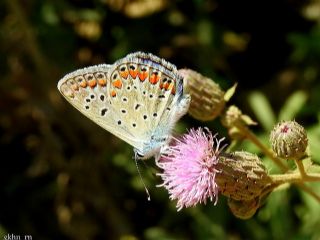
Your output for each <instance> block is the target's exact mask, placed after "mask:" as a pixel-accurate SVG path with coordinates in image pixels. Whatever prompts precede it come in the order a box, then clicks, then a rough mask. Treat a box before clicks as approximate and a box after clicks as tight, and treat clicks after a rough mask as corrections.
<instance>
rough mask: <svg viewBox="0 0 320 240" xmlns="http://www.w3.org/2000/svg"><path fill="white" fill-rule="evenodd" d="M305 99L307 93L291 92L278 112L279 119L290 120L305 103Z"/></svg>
mask: <svg viewBox="0 0 320 240" xmlns="http://www.w3.org/2000/svg"><path fill="white" fill-rule="evenodd" d="M306 101H307V94H306V93H305V92H303V91H297V92H295V93H293V94H292V95H291V96H290V97H289V98H288V99H287V101H286V102H285V103H284V105H283V107H282V109H281V111H280V113H279V121H281V120H292V119H294V117H295V116H296V115H297V113H298V112H299V111H300V110H301V108H302V107H303V106H304V105H305V103H306Z"/></svg>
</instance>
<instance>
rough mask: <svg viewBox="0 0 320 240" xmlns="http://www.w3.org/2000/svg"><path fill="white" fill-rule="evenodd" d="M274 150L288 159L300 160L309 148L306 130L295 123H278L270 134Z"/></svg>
mask: <svg viewBox="0 0 320 240" xmlns="http://www.w3.org/2000/svg"><path fill="white" fill-rule="evenodd" d="M270 143H271V146H272V150H273V151H274V152H275V153H276V154H277V156H279V157H282V158H286V159H289V158H291V159H300V158H301V157H302V156H303V155H304V154H305V151H306V148H307V146H308V138H307V134H306V131H305V129H304V128H303V127H302V126H301V125H300V124H298V123H297V122H295V121H283V122H280V123H278V124H277V125H276V126H275V127H274V128H273V130H272V131H271V134H270Z"/></svg>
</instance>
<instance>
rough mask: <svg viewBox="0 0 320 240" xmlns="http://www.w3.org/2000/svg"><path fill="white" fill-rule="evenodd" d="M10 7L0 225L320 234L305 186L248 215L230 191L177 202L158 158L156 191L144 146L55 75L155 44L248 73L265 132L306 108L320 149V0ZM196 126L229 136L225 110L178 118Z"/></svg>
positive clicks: (229, 81)
mask: <svg viewBox="0 0 320 240" xmlns="http://www.w3.org/2000/svg"><path fill="white" fill-rule="evenodd" d="M0 9H1V11H0V19H1V21H0V70H1V80H0V109H1V112H0V151H1V175H0V238H1V239H3V238H2V236H8V234H15V235H18V234H20V235H21V236H22V235H24V234H27V235H32V237H33V239H80V240H81V239H123V240H126V239H128V240H130V239H150V240H153V239H154V240H155V239H232V240H233V239H235V240H237V239H320V203H319V202H316V201H315V200H314V199H313V198H312V197H310V196H309V195H306V194H305V193H303V192H301V191H300V190H298V189H296V188H295V187H291V188H288V189H286V190H284V191H279V192H275V193H273V194H271V196H270V197H269V198H268V201H267V203H266V205H265V206H264V207H263V208H262V209H261V210H260V211H259V212H258V213H257V214H256V215H255V216H254V218H252V219H250V220H247V221H243V220H238V219H236V218H235V217H234V216H233V215H232V214H231V213H230V211H229V209H228V207H227V205H226V200H225V199H224V198H223V197H220V199H219V202H218V204H217V206H214V205H213V204H212V203H209V204H207V205H206V206H198V207H196V208H191V209H184V210H182V211H180V212H176V209H175V203H174V202H171V201H170V200H169V198H168V193H167V192H166V191H165V190H164V189H162V188H157V187H156V185H157V184H160V183H161V182H160V179H159V178H158V177H157V176H155V173H156V172H157V169H156V168H155V167H154V163H153V159H151V160H148V161H147V162H146V166H144V164H140V169H141V171H142V176H143V178H144V181H145V182H146V184H147V186H148V188H149V191H150V193H151V201H150V202H148V201H147V197H146V194H145V191H144V188H143V186H142V184H141V182H140V180H139V175H138V173H137V169H136V166H135V163H134V160H133V159H132V156H133V151H132V147H130V146H129V145H128V144H126V143H124V142H122V141H120V140H119V139H117V138H116V137H114V136H112V135H111V134H110V133H108V132H106V131H104V130H103V129H101V128H100V127H99V126H97V125H95V124H94V123H93V122H91V121H90V120H88V119H87V118H85V117H84V116H82V115H81V114H80V113H79V112H77V110H75V109H74V108H73V107H72V106H71V105H70V104H69V103H67V102H66V101H65V100H64V99H63V98H62V97H61V96H60V93H59V92H58V90H57V88H56V84H57V82H58V80H59V79H60V78H61V77H62V76H63V75H64V74H66V73H68V72H70V71H73V70H75V69H77V68H81V67H84V66H88V65H93V64H99V63H113V62H114V61H115V60H117V59H119V58H121V57H124V56H125V55H126V54H128V53H130V52H135V51H145V52H151V53H153V54H156V55H158V56H160V57H163V58H165V59H167V60H168V61H170V62H172V63H174V64H175V65H177V67H178V68H184V67H188V68H191V69H194V70H196V71H198V72H200V73H202V74H204V75H206V76H209V77H211V78H213V79H214V80H215V81H216V82H218V83H219V84H220V85H221V86H222V87H223V88H224V89H227V88H229V87H231V86H232V85H233V84H234V83H235V82H238V84H239V85H238V89H237V92H236V94H235V96H234V97H233V98H232V103H233V104H236V105H237V106H239V107H240V108H241V109H242V110H243V112H245V113H246V114H249V115H250V116H251V117H252V118H253V119H255V120H256V121H258V122H259V126H257V127H255V128H254V129H253V130H254V131H255V132H256V133H257V134H258V136H259V137H260V138H261V139H262V140H263V141H265V142H266V143H267V139H268V134H269V133H268V132H269V130H270V129H271V128H272V125H273V124H274V123H275V122H276V121H278V120H281V119H286V118H287V119H292V118H295V119H296V120H297V121H298V122H299V123H300V124H302V125H304V126H305V127H306V128H307V131H308V135H309V139H310V149H311V152H312V155H313V158H314V160H315V161H318V162H319V161H320V160H319V159H320V148H319V145H320V126H319V119H320V114H319V107H320V94H319V93H320V81H319V70H320V1H319V0H313V1H294V0H291V1H289V0H287V1H285V0H279V1H275V0H274V1H267V0H262V1H230V0H190V1H182V0H174V1H170V0H94V1H85V0H69V1H67V0H65V1H63V0H60V1H54V0H29V1H22V0H20V1H18V0H6V1H1V2H0ZM197 126H208V127H209V128H210V129H211V130H212V131H214V132H219V134H220V136H221V135H222V136H227V131H226V129H224V128H223V127H221V124H220V121H219V120H215V121H212V122H208V123H201V122H198V121H196V120H194V119H192V118H191V117H190V116H185V117H184V118H183V119H182V120H181V121H180V122H179V124H178V126H177V129H176V130H177V132H180V133H182V132H185V131H186V129H188V128H190V127H197ZM242 147H243V149H246V150H250V151H252V152H255V153H257V154H259V151H258V150H257V149H256V148H255V147H254V146H252V145H250V144H246V143H245V144H244V145H243V146H242ZM240 150H241V149H240ZM267 166H268V165H267ZM268 168H269V169H270V170H271V171H272V170H273V168H272V167H270V166H268ZM319 185H320V184H319V183H318V184H313V185H312V187H313V188H314V189H315V190H316V191H318V192H320V186H319Z"/></svg>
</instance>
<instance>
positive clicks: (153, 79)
mask: <svg viewBox="0 0 320 240" xmlns="http://www.w3.org/2000/svg"><path fill="white" fill-rule="evenodd" d="M159 79H160V76H159V75H157V74H152V75H151V77H150V79H149V82H150V83H151V84H156V83H157V82H158V81H159Z"/></svg>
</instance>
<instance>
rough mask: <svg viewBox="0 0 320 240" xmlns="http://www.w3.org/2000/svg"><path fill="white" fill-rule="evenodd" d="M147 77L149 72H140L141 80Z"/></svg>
mask: <svg viewBox="0 0 320 240" xmlns="http://www.w3.org/2000/svg"><path fill="white" fill-rule="evenodd" d="M147 77H148V72H140V73H139V79H140V81H141V82H143V81H144V80H146V78H147Z"/></svg>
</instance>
